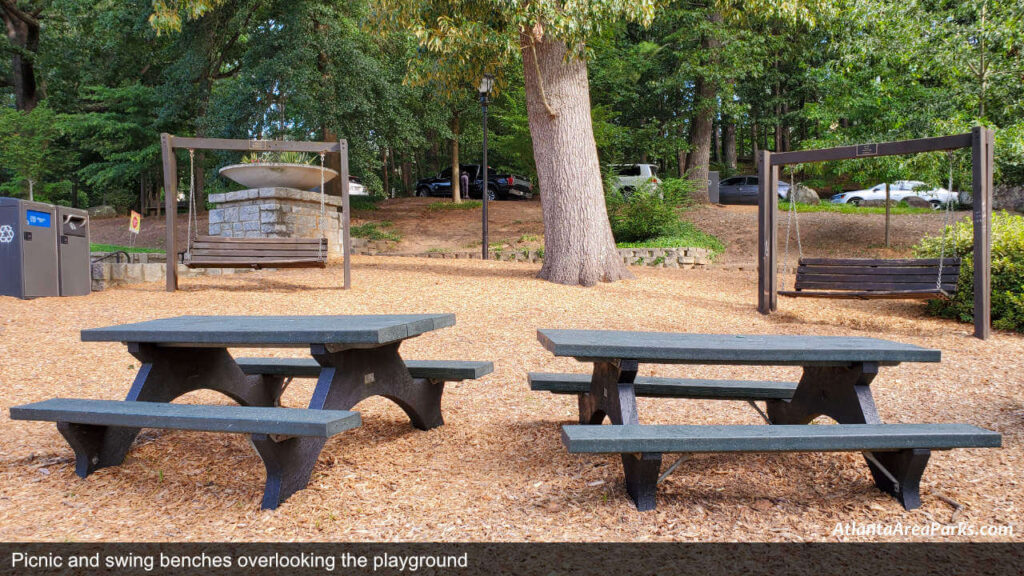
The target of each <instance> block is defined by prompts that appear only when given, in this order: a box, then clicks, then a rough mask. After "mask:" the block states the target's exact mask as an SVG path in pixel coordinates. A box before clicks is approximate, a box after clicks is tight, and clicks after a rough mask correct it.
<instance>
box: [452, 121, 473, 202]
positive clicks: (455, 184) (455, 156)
mask: <svg viewBox="0 0 1024 576" xmlns="http://www.w3.org/2000/svg"><path fill="white" fill-rule="evenodd" d="M459 131H460V128H459V113H458V111H456V112H455V113H454V114H452V177H451V181H452V202H455V203H456V204H458V203H460V202H462V191H461V190H460V188H461V187H462V179H461V178H460V176H461V175H462V170H461V168H460V167H459ZM466 194H467V195H468V194H469V190H466Z"/></svg>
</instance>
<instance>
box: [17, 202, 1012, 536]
mask: <svg viewBox="0 0 1024 576" xmlns="http://www.w3.org/2000/svg"><path fill="white" fill-rule="evenodd" d="M512 206H519V207H520V209H522V208H521V206H523V205H512ZM707 210H708V211H709V212H712V213H715V214H732V213H733V212H734V210H733V209H717V208H709V209H707ZM736 212H737V213H739V214H742V218H747V217H748V215H747V214H746V213H745V212H741V211H739V210H737V211H736ZM736 218H740V216H736ZM724 220H725V218H723V221H724ZM537 270H538V267H537V266H536V265H530V264H516V263H510V262H493V261H491V262H482V261H470V260H438V259H416V258H386V257H355V258H354V259H353V282H354V287H353V289H352V290H349V291H343V290H341V289H340V288H339V286H340V283H341V278H340V277H341V270H340V268H339V267H338V266H337V265H332V266H331V267H329V268H328V269H327V270H294V271H277V272H274V271H261V272H255V273H250V274H239V275H233V276H220V277H207V278H199V279H187V280H183V281H182V288H183V289H182V290H180V291H179V292H177V293H175V294H168V293H166V292H164V291H163V290H162V288H163V286H162V284H159V283H150V284H137V285H129V286H124V287H121V288H114V289H111V290H107V291H104V292H99V293H95V294H92V295H90V296H87V297H77V298H61V299H58V298H47V299H39V300H33V301H18V300H14V299H12V298H6V297H0V358H3V360H2V362H0V387H2V389H3V390H4V394H3V398H2V400H0V413H2V415H0V540H4V541H7V540H53V541H63V540H67V541H93V540H111V541H112V540H146V541H169V540H192V541H253V540H285V541H291V540H296V541H311V540H312V541H337V540H340V541H363V540H365V541H369V540H386V541H392V540H412V541H438V540H440V541H508V540H512V541H551V540H557V541H563V540H571V541H586V540H590V541H646V540H660V541H698V540H756V541H762V540H769V541H806V540H836V539H839V538H840V537H839V536H833V535H832V533H833V529H834V528H835V527H836V525H837V524H838V523H853V522H856V523H857V524H861V525H864V524H870V523H876V522H878V523H883V524H885V525H890V526H892V525H896V524H897V523H899V524H902V525H903V526H906V527H912V526H923V525H928V524H931V523H932V522H933V521H934V522H938V523H946V522H949V521H950V520H951V519H952V517H953V507H952V506H951V505H950V504H949V503H947V502H946V501H945V500H943V497H945V498H949V499H951V500H954V501H956V502H958V503H959V504H960V505H961V506H962V511H961V512H960V513H959V514H958V516H957V522H962V523H964V526H966V527H969V528H970V529H971V530H972V531H974V532H973V535H967V534H969V533H968V532H963V533H961V534H960V535H956V536H937V537H934V538H931V539H934V540H989V539H1001V540H1015V541H1020V534H1021V531H1022V530H1024V527H1022V526H1021V521H1022V519H1024V479H1022V472H1024V464H1022V462H1024V442H1022V440H1024V386H1022V384H1024V377H1022V374H1024V337H1021V336H1019V335H1011V334H1006V333H997V334H995V335H994V336H993V337H992V338H991V339H990V340H988V341H985V342H982V341H979V340H976V339H974V338H972V337H971V336H970V330H971V328H970V326H968V325H965V324H958V323H954V322H951V321H945V320H938V319H934V318H929V317H926V316H924V315H923V313H922V307H923V305H922V304H920V303H907V302H893V301H890V302H853V301H808V300H803V301H789V300H786V301H783V302H782V303H781V310H780V312H779V313H777V314H775V315H773V316H770V317H764V316H761V315H759V314H758V313H757V312H756V310H755V302H756V294H755V273H754V272H752V271H748V270H722V269H719V270H710V271H686V270H668V269H664V270H659V269H636V270H635V272H636V275H637V278H636V279H635V280H631V281H625V282H619V283H615V284H610V285H600V286H597V287H594V288H578V287H566V286H560V285H554V284H551V283H548V282H545V281H541V280H538V279H536V278H535V275H536V273H537ZM431 312H451V313H455V314H456V315H457V325H456V326H454V327H451V328H447V329H444V330H440V331H436V332H433V333H429V334H426V335H423V336H420V337H417V338H414V339H412V340H409V341H407V342H406V343H405V344H403V346H402V352H403V354H404V356H405V357H406V358H410V359H466V360H473V359H479V360H491V361H493V362H494V366H495V371H494V373H493V374H491V375H489V376H487V377H485V378H483V379H481V380H479V381H468V382H463V383H457V384H449V385H448V386H447V387H446V390H445V394H444V402H443V410H444V416H445V421H446V424H445V425H444V426H442V427H440V428H437V429H434V430H431V431H428V432H422V431H418V430H415V429H414V428H412V426H411V425H410V424H409V421H408V419H407V417H406V416H405V415H404V413H403V412H402V411H401V409H399V408H398V407H397V406H395V405H394V404H392V403H390V402H389V401H387V400H384V399H380V398H375V399H370V400H367V401H365V402H363V403H362V404H360V405H359V406H358V407H357V408H356V409H357V410H359V411H360V412H361V413H362V416H363V426H362V427H360V428H358V429H355V430H351V431H348V432H345V433H342V434H340V435H338V436H336V437H335V438H333V439H331V440H330V441H329V442H328V443H327V446H326V448H325V450H324V452H323V453H322V454H321V456H320V459H319V462H318V464H317V466H316V469H315V470H314V472H313V477H312V480H311V482H310V485H309V487H308V488H307V489H305V490H302V491H300V492H298V493H296V494H295V495H293V496H292V497H291V498H290V499H289V500H288V501H286V502H285V503H284V504H283V505H282V506H281V507H280V508H279V509H278V510H275V511H260V510H259V501H260V496H261V494H262V488H263V486H262V484H263V479H264V473H263V468H262V464H261V462H260V460H259V458H258V457H257V455H256V454H255V452H254V451H253V450H252V449H251V448H250V447H249V446H248V443H247V439H246V438H245V437H242V436H235V435H226V434H201V433H189V432H179V431H154V430H147V431H144V433H143V435H142V436H141V437H140V440H139V441H138V443H137V444H136V445H135V447H134V448H133V450H132V451H131V453H130V454H129V456H128V458H127V460H126V462H125V463H124V464H123V465H122V466H119V467H115V468H108V469H103V470H100V471H98V472H96V473H95V474H93V475H92V476H90V477H89V478H88V479H85V480H82V479H79V478H78V477H76V476H75V474H74V471H73V459H72V453H71V450H70V449H69V447H68V446H67V444H66V443H65V442H64V440H63V439H62V438H61V436H60V435H59V434H58V432H57V431H56V429H55V426H54V425H53V424H52V423H36V422H14V421H11V420H10V419H9V418H8V413H7V412H8V409H9V407H10V406H13V405H17V404H22V403H26V402H33V401H38V400H43V399H46V398H50V397H54V396H64V397H83V398H104V399H119V398H123V397H124V395H125V394H126V393H127V391H128V388H129V385H130V383H131V381H132V378H133V376H134V374H135V372H136V371H137V370H138V369H139V364H138V361H137V360H135V359H134V358H133V357H131V356H130V355H129V354H128V353H127V351H126V350H125V347H124V346H122V345H120V344H111V343H82V342H81V341H80V340H79V333H80V330H82V329H85V328H92V327H100V326H108V325H113V324H118V323H125V322H135V321H141V320H146V319H152V318H161V317H171V316H177V315H182V314H367V313H431ZM556 327H557V328H602V329H622V330H650V331H686V332H697V333H769V334H823V335H828V334H832V335H850V336H873V337H880V338H887V339H892V340H897V341H901V342H908V343H912V344H917V345H921V346H926V347H930V348H938V349H941V350H942V362H941V363H940V364H903V365H900V366H896V367H885V368H883V369H882V370H881V373H880V374H879V376H878V378H877V379H876V380H875V382H874V385H873V386H872V388H873V390H874V393H875V398H876V402H877V404H878V409H879V412H880V415H881V416H882V418H883V420H885V421H887V422H964V423H969V424H975V425H979V426H983V427H985V428H989V429H992V430H995V431H998V432H1000V433H1001V434H1002V435H1003V448H1001V449H967V450H953V451H949V452H936V453H934V454H933V456H932V459H931V462H930V463H929V466H928V470H927V471H926V473H925V476H924V480H923V482H922V489H921V494H922V501H923V506H922V508H920V509H918V510H916V511H911V512H907V511H905V510H903V508H902V507H901V506H900V505H899V504H898V503H897V501H896V500H895V499H893V498H891V497H889V496H887V495H885V494H883V493H881V492H879V491H878V490H877V489H876V488H875V487H874V484H873V483H872V481H871V479H870V475H869V473H868V470H867V468H866V466H865V464H864V461H863V458H862V457H861V456H860V455H859V454H845V453H842V454H836V453H825V454H816V453H808V454H777V455H758V454H730V455H698V456H696V457H694V458H693V459H692V460H690V461H688V462H685V463H683V464H682V465H681V466H680V467H679V468H678V469H677V470H676V471H675V472H674V473H673V474H672V475H671V476H670V477H669V478H668V480H666V482H665V483H664V484H662V485H661V486H660V487H659V506H658V509H657V510H656V511H652V512H645V513H639V512H637V511H636V510H635V508H634V507H633V505H632V504H631V502H630V500H629V499H628V497H627V496H626V494H625V491H624V487H623V479H622V469H621V463H620V461H619V459H618V458H617V457H613V456H605V455H571V454H568V453H567V452H566V450H565V447H564V446H563V445H562V443H561V440H560V437H559V428H560V426H561V425H562V424H568V423H573V422H574V421H575V415H576V409H577V406H576V399H575V398H572V397H567V396H553V395H550V394H547V393H538V392H531V391H530V390H529V388H528V386H527V381H526V374H527V372H528V371H573V372H586V371H587V368H588V366H587V365H584V364H581V363H578V362H576V361H574V360H571V359H559V358H554V357H552V356H551V354H549V353H548V352H546V351H545V350H544V349H543V348H542V347H541V346H540V344H539V343H538V342H537V340H536V331H537V329H538V328H556ZM233 352H235V353H237V354H245V355H253V354H264V355H266V354H272V355H281V356H299V355H302V353H303V352H302V351H301V350H280V351H279V350H269V351H268V350H236V351H233ZM641 374H643V375H657V376H684V375H685V376H691V377H730V378H744V379H764V378H796V377H797V376H798V373H797V370H796V369H794V368H772V369H764V368H757V367H703V366H690V367H685V366H661V365H643V366H642V367H641ZM311 390H312V383H311V382H310V381H297V382H296V383H295V384H293V385H292V386H291V387H290V388H289V390H288V392H287V394H286V395H285V397H284V404H285V405H287V406H295V407H298V406H303V405H304V404H305V403H306V402H308V400H309V395H310V393H311ZM181 401H183V402H214V403H224V402H227V401H226V399H224V398H222V397H220V396H219V395H216V394H214V393H212V392H200V393H194V394H191V395H188V396H186V397H185V398H183V399H182V400H181ZM638 404H639V412H640V415H641V421H642V422H644V423H678V424H683V423H722V424H724V423H735V424H758V423H760V418H759V416H758V415H757V413H756V412H754V411H753V410H752V409H751V408H750V407H749V406H747V405H746V404H744V403H741V402H723V401H717V402H716V401H695V400H665V399H640V400H639V402H638ZM671 461H672V459H671V458H667V459H666V466H667V464H668V462H671ZM986 526H996V527H1006V526H1012V527H1013V529H1014V535H1012V536H1009V535H1005V534H1004V535H1002V536H998V537H993V536H987V535H981V534H980V530H981V529H982V528H983V527H986ZM858 538H869V539H870V538H871V537H863V536H860V537H850V539H858ZM920 538H922V537H921V536H916V537H915V536H898V537H892V539H895V540H902V539H920Z"/></svg>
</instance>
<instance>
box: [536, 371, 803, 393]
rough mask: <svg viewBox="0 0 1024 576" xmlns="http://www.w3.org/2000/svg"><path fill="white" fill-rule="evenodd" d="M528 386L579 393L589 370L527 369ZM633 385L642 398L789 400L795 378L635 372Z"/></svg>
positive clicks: (585, 385) (586, 386)
mask: <svg viewBox="0 0 1024 576" xmlns="http://www.w3.org/2000/svg"><path fill="white" fill-rule="evenodd" d="M527 378H528V380H529V382H530V389H531V390H536V391H546V392H551V393H553V394H582V393H585V392H589V391H590V378H591V377H590V375H589V374H554V373H548V372H530V373H529V374H528V376H527ZM633 384H634V386H633V389H634V391H635V392H636V395H637V396H642V397H646V398H715V399H720V400H769V399H773V400H789V399H790V398H792V397H793V392H794V391H795V390H796V386H797V383H796V382H774V381H762V380H701V379H690V378H656V377H652V376H637V377H636V380H635V381H634V383H633Z"/></svg>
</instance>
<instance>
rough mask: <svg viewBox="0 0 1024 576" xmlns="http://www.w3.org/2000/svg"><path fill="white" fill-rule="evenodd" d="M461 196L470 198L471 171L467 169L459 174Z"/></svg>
mask: <svg viewBox="0 0 1024 576" xmlns="http://www.w3.org/2000/svg"><path fill="white" fill-rule="evenodd" d="M459 196H460V199H461V198H469V197H470V195H469V172H466V171H465V170H463V171H462V174H460V175H459Z"/></svg>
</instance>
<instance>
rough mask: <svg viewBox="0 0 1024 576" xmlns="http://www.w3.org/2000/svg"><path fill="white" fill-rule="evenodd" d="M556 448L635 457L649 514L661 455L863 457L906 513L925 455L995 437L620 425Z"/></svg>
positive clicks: (889, 430)
mask: <svg viewBox="0 0 1024 576" xmlns="http://www.w3.org/2000/svg"><path fill="white" fill-rule="evenodd" d="M562 441H563V443H564V444H565V446H566V448H567V449H568V451H569V452H572V453H618V454H639V455H641V457H640V458H638V464H639V467H640V468H645V467H646V470H644V473H643V474H641V475H636V476H634V477H633V478H632V479H631V481H627V490H628V491H629V494H630V496H632V497H633V499H634V501H636V503H637V505H638V507H639V508H641V509H643V508H642V507H641V506H642V505H644V506H646V505H649V506H650V507H651V508H653V507H654V494H655V489H656V485H657V481H658V475H659V469H660V466H659V465H660V463H661V454H663V453H680V452H683V453H698V452H864V453H865V455H870V457H869V458H868V467H869V469H870V471H871V475H872V476H873V478H874V481H875V484H876V485H877V486H878V487H879V488H880V489H881V490H883V491H885V492H887V493H889V494H891V495H893V496H895V497H896V498H897V499H898V500H899V501H900V503H901V504H903V506H904V508H906V509H908V510H910V509H912V508H917V507H918V506H920V504H921V501H920V495H919V484H920V481H921V476H922V475H923V473H924V469H925V466H926V465H927V463H928V457H929V456H930V454H931V452H930V451H931V450H951V449H954V448H998V447H999V446H1000V445H1001V443H1002V438H1001V436H1000V435H999V434H998V433H996V432H991V431H989V430H985V429H983V428H978V427H977V426H971V425H968V424H834V425H814V424H790V425H772V426H760V425H681V426H676V425H641V424H627V425H620V426H593V425H565V426H563V427H562ZM644 456H646V458H644ZM650 456H655V457H654V458H651V457H650ZM655 462H656V463H657V465H652V464H653V463H655ZM627 480H630V479H629V477H628V476H627Z"/></svg>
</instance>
